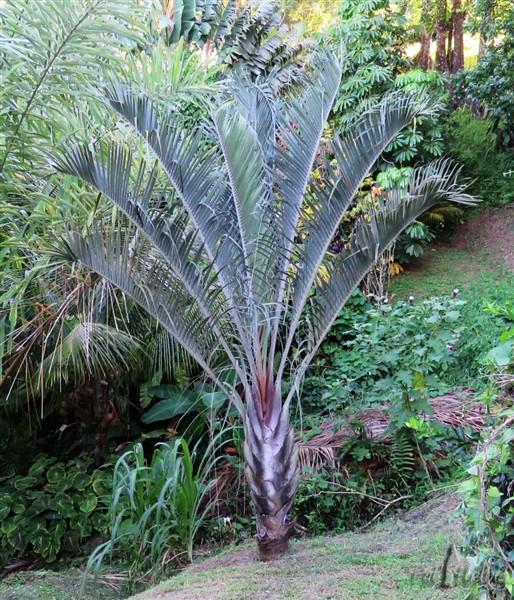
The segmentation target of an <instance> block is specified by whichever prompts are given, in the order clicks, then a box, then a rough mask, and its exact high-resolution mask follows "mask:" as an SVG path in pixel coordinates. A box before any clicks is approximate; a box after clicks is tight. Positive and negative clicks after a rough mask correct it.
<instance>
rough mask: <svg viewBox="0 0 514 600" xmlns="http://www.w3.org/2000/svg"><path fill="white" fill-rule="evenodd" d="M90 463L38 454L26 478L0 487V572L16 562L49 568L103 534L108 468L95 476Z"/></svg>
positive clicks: (88, 459) (81, 458)
mask: <svg viewBox="0 0 514 600" xmlns="http://www.w3.org/2000/svg"><path fill="white" fill-rule="evenodd" d="M92 463H93V459H92V457H87V456H84V455H81V456H79V457H77V458H74V459H72V460H69V461H67V462H59V461H58V460H57V459H56V458H54V457H50V456H47V455H43V454H42V455H40V456H37V457H35V460H34V462H33V464H32V466H31V468H30V470H29V472H28V473H27V474H26V475H17V476H14V477H9V478H5V479H4V480H3V481H1V482H0V570H1V569H2V568H3V567H6V566H7V565H8V564H9V562H10V561H11V560H13V559H18V558H19V559H27V558H30V557H33V558H40V559H42V560H43V561H44V562H45V563H52V562H54V561H55V560H56V559H57V558H58V557H60V556H64V555H66V553H77V552H79V551H80V550H81V549H82V548H83V547H84V543H85V542H86V541H88V540H89V539H90V538H91V537H92V536H95V535H105V534H106V533H107V531H108V520H107V507H106V505H105V504H104V502H103V498H104V495H105V494H106V493H108V490H109V473H108V468H105V469H97V470H95V471H93V470H92Z"/></svg>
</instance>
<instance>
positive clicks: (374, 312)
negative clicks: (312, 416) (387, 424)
mask: <svg viewBox="0 0 514 600" xmlns="http://www.w3.org/2000/svg"><path fill="white" fill-rule="evenodd" d="M464 305H465V302H463V301H461V300H459V299H458V298H452V297H448V298H430V299H428V300H424V301H421V302H420V301H419V300H415V299H413V298H412V299H411V300H409V302H396V303H395V304H394V305H390V304H389V303H386V304H379V305H373V304H371V302H369V301H367V300H366V299H365V298H364V297H363V296H362V294H361V293H360V292H358V293H357V294H356V295H355V296H354V299H353V302H352V303H350V305H349V307H348V308H347V309H345V310H344V311H343V312H342V313H341V315H340V316H339V317H338V319H337V321H336V322H335V324H334V326H333V328H332V330H331V332H330V334H329V336H328V337H327V339H326V341H325V343H324V344H323V345H322V346H321V348H320V351H319V353H318V358H317V360H316V361H315V362H314V364H313V366H312V367H311V370H310V373H309V376H308V377H307V378H306V380H305V384H304V390H303V395H302V403H303V406H304V407H305V409H306V410H307V411H312V412H315V413H319V411H320V410H325V411H328V412H330V413H334V414H339V413H343V411H346V410H349V411H352V410H362V409H363V408H368V407H377V406H379V407H382V406H383V405H384V403H385V402H390V403H391V408H390V411H391V412H392V413H393V416H395V413H396V411H397V412H398V415H397V417H398V419H400V421H402V419H403V421H402V425H403V424H404V423H405V421H407V420H408V419H409V418H410V416H415V415H416V414H417V412H420V411H425V412H426V411H430V407H429V406H428V403H427V402H426V397H427V396H428V395H437V394H439V393H443V392H445V391H447V389H448V384H447V383H446V382H445V380H444V377H445V375H446V374H447V373H448V372H449V371H450V369H451V367H452V366H454V365H455V364H456V362H457V356H458V354H459V349H458V348H459V336H460V334H461V332H462V330H463V323H462V319H461V310H462V308H463V306H464ZM407 398H410V400H409V403H408V405H409V407H410V408H409V410H406V408H405V399H407ZM395 418H396V416H395Z"/></svg>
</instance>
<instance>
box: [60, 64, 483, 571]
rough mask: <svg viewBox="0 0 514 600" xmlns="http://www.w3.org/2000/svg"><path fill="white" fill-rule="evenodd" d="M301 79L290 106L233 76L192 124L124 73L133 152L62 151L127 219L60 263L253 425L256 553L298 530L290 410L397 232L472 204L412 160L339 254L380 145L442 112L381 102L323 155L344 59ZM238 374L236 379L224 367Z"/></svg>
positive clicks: (452, 175) (82, 239) (396, 100)
mask: <svg viewBox="0 0 514 600" xmlns="http://www.w3.org/2000/svg"><path fill="white" fill-rule="evenodd" d="M304 75H305V76H304V78H303V79H302V80H301V81H300V82H299V87H298V88H297V89H295V90H294V92H292V93H291V94H290V95H289V96H288V97H287V98H285V99H284V98H277V97H275V96H274V95H273V86H272V85H271V84H268V83H263V84H261V85H257V84H255V83H252V82H251V81H250V80H249V79H248V78H245V77H244V76H242V77H239V78H238V77H236V78H234V80H233V81H232V82H231V85H230V89H228V88H227V89H226V90H225V91H224V92H223V93H222V94H220V95H219V96H218V97H217V98H215V99H214V100H213V101H212V102H211V115H210V118H209V119H208V120H207V122H206V123H202V124H200V125H199V126H198V127H197V128H196V129H195V130H194V131H189V130H187V128H185V127H184V126H183V124H182V122H181V119H180V115H179V114H177V113H176V112H173V111H167V110H165V109H163V107H162V106H161V105H157V104H155V103H154V102H153V101H152V99H151V98H150V97H149V96H147V95H145V94H144V93H141V92H136V91H134V90H133V89H132V88H131V86H130V82H128V83H114V84H113V85H110V86H108V87H107V88H106V92H105V93H106V101H107V103H108V104H110V106H111V107H112V109H113V111H114V112H115V113H116V114H117V116H118V118H119V119H120V120H121V121H123V122H124V124H125V127H130V128H133V130H134V131H135V132H136V133H137V134H138V136H139V140H140V146H135V145H134V146H132V145H130V144H128V143H127V142H126V140H120V141H118V142H114V143H110V144H107V145H104V144H103V143H99V144H97V145H96V147H95V148H94V149H93V147H92V146H91V145H78V146H73V145H71V144H69V145H66V146H65V147H63V149H62V152H61V156H60V158H59V159H58V160H57V166H58V169H59V170H60V171H63V172H65V173H68V174H72V175H75V176H76V177H79V178H81V179H82V180H83V181H84V182H86V183H88V184H90V185H92V186H93V187H94V188H96V189H97V190H98V191H99V192H100V193H101V194H102V195H105V196H106V197H108V198H109V199H110V200H111V201H112V202H113V203H114V204H115V205H116V206H117V207H118V209H119V215H118V217H119V218H118V220H117V222H116V224H115V225H116V226H115V227H113V226H112V220H111V221H107V220H104V221H102V220H101V219H100V218H98V219H97V220H96V222H95V223H94V224H92V225H91V227H90V228H88V229H84V228H79V227H77V228H73V227H71V226H70V232H69V234H68V235H67V236H65V239H64V240H63V242H62V243H61V248H62V249H55V250H54V256H55V257H56V258H60V259H61V260H64V261H66V262H68V261H76V262H80V263H82V264H83V265H85V266H88V267H89V268H91V269H92V270H94V271H95V272H97V273H99V274H100V275H102V276H103V277H105V278H106V279H108V280H109V281H111V282H112V283H113V284H114V285H116V286H118V287H119V288H120V289H121V290H122V291H123V292H124V293H125V294H126V295H127V296H129V297H131V298H132V299H133V300H134V301H135V302H136V303H138V304H139V305H140V306H141V307H142V308H143V309H144V310H146V311H147V312H148V313H149V314H150V315H152V316H153V317H154V318H155V319H156V320H157V321H158V322H159V323H160V324H161V325H162V326H163V327H165V328H166V329H167V330H168V331H169V332H170V334H171V335H172V336H173V337H174V338H175V339H176V340H177V341H178V342H179V343H180V344H181V345H182V346H183V347H184V348H185V349H186V350H187V351H188V352H189V353H190V354H191V356H192V357H193V358H194V360H195V361H196V362H197V363H198V365H199V366H201V367H202V369H203V370H204V372H205V374H206V376H207V377H208V378H210V379H211V380H212V381H213V383H214V384H215V386H216V387H217V389H218V390H219V391H220V392H223V393H224V394H225V395H226V396H227V398H229V402H230V404H231V405H232V406H233V407H234V408H235V409H236V410H237V412H238V413H239V415H240V416H241V419H242V421H243V423H244V428H245V444H244V454H245V460H246V477H247V479H248V482H249V487H250V493H251V497H252V501H253V504H254V506H255V510H256V517H257V543H258V547H259V552H260V556H261V558H262V559H264V560H271V559H274V558H276V557H278V556H280V555H281V554H283V553H284V552H285V550H286V549H287V546H288V539H289V537H290V535H291V533H292V531H293V529H294V520H292V519H291V518H290V516H289V513H290V510H291V507H292V504H293V500H294V496H295V492H296V488H297V484H298V461H297V452H296V447H295V442H294V432H293V430H292V429H291V427H290V421H289V408H290V405H291V402H292V400H293V398H294V397H295V396H296V393H297V390H298V389H299V385H300V382H301V380H302V378H303V375H304V373H305V370H306V369H307V367H308V365H309V364H310V362H311V361H312V359H313V357H314V355H315V353H316V351H317V349H318V348H319V346H320V344H321V342H322V341H323V339H324V337H325V336H326V334H327V333H328V331H329V330H330V328H331V326H332V324H333V322H334V321H335V319H336V318H337V317H338V315H339V313H340V311H341V309H342V307H343V306H344V304H345V302H346V300H347V299H348V297H349V296H350V294H351V293H352V291H353V290H354V289H355V287H356V286H357V285H358V284H359V282H360V281H361V279H362V278H363V277H364V276H365V274H366V272H367V271H368V270H369V269H370V268H371V267H372V266H373V264H374V263H375V261H376V260H377V259H378V258H379V257H380V255H381V254H382V252H383V251H384V250H385V249H386V248H388V247H389V245H390V244H391V242H392V241H393V240H394V238H395V237H396V236H397V235H398V234H399V233H400V232H401V231H402V229H403V228H404V227H405V226H407V225H408V224H409V223H410V222H412V221H413V220H414V219H416V218H417V217H418V216H419V215H420V214H421V213H423V212H424V211H426V210H427V209H428V208H430V207H431V206H433V205H435V204H437V203H439V202H441V201H442V200H452V201H455V202H463V203H471V204H472V203H474V200H473V198H471V197H470V196H469V195H467V194H466V193H464V189H463V187H462V186H461V185H460V184H459V183H458V182H457V176H458V169H457V168H456V167H455V165H453V164H452V163H451V162H449V161H447V160H440V161H436V162H434V163H431V164H430V165H428V166H426V167H423V168H418V169H415V170H414V171H413V174H412V178H411V180H410V182H409V186H408V188H407V189H406V190H403V191H402V190H399V191H397V190H392V191H390V192H389V193H388V194H387V197H384V198H378V199H377V200H376V202H375V203H374V204H373V206H372V207H371V209H370V210H369V211H368V212H367V213H366V215H365V218H360V219H357V220H356V222H355V225H354V227H353V230H352V231H351V233H350V234H349V235H348V237H347V239H346V240H345V242H344V245H343V247H342V248H340V250H339V251H338V252H337V253H335V254H334V253H333V252H332V251H331V245H332V240H333V238H334V235H335V233H336V232H337V231H338V228H339V224H340V223H341V221H342V219H343V217H344V216H345V213H346V212H347V210H348V209H349V208H350V207H351V205H352V202H353V199H354V196H355V193H356V192H357V190H358V189H359V187H360V185H361V183H362V181H363V179H364V178H365V177H366V175H367V174H368V173H369V172H370V170H371V169H372V167H373V164H374V163H375V161H376V160H377V159H378V157H379V156H380V154H381V152H382V151H383V150H384V149H385V148H386V147H387V145H388V144H389V143H390V141H391V140H392V139H393V138H394V137H395V136H396V135H397V134H398V133H399V132H400V131H401V130H402V129H403V127H405V126H406V125H407V124H408V123H410V122H411V120H412V118H414V117H415V116H419V115H423V114H431V112H432V111H431V108H430V107H429V106H428V105H427V103H426V102H419V101H418V99H417V98H413V97H411V96H398V95H393V96H389V97H386V98H384V99H383V100H382V101H381V102H380V103H379V104H378V105H377V106H376V107H375V108H374V109H372V110H370V111H369V112H367V113H365V114H364V115H363V116H362V118H361V119H360V120H358V121H357V122H356V123H355V124H354V125H353V127H352V128H351V129H350V130H348V131H347V132H346V133H345V136H344V137H341V138H340V137H337V136H336V138H335V139H334V140H333V143H332V150H333V155H332V156H331V157H327V158H326V159H322V163H323V164H322V165H320V164H319V163H318V162H317V160H318V157H319V154H318V147H319V144H320V141H321V139H322V136H323V134H324V131H325V126H326V122H327V118H328V115H329V113H330V111H331V108H332V104H333V102H334V99H335V96H336V94H337V91H338V89H339V82H340V77H341V68H340V65H339V64H338V63H337V62H336V61H335V60H334V59H333V58H332V57H331V56H329V55H326V54H319V55H316V56H314V57H312V59H311V61H310V62H309V64H308V65H307V66H306V67H305V72H304ZM141 148H143V149H144V151H142V150H141ZM315 163H316V164H315ZM315 167H316V168H317V169H319V170H318V173H319V171H322V172H323V177H322V178H320V177H319V176H318V175H316V174H314V175H313V172H314V171H315V170H316V168H315ZM307 187H309V190H310V192H311V193H310V194H309V195H308V196H307V195H306V189H307ZM306 306H308V318H307V319H306V318H305V315H306ZM300 339H302V340H303V341H302V343H301V344H299V340H300ZM228 368H231V369H233V371H234V372H235V375H236V381H235V383H234V384H231V385H227V384H226V383H225V382H224V381H223V379H222V378H221V377H220V374H221V373H223V372H226V370H227V369H228ZM286 376H287V379H288V381H289V382H290V386H289V387H288V389H287V390H285V389H284V388H283V382H284V379H285V377H286Z"/></svg>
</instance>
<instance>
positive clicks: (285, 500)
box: [244, 407, 299, 561]
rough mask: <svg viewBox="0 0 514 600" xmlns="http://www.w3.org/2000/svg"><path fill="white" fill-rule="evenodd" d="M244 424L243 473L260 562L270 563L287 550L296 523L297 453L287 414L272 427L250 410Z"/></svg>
mask: <svg viewBox="0 0 514 600" xmlns="http://www.w3.org/2000/svg"><path fill="white" fill-rule="evenodd" d="M250 413H253V414H250ZM245 421H246V422H245V442H244V453H245V460H246V468H245V474H246V479H247V481H248V484H249V486H250V495H251V497H252V502H253V504H254V506H255V513H256V517H257V535H256V538H257V546H258V549H259V556H260V559H261V560H263V561H270V560H275V559H276V558H280V556H282V555H283V554H284V553H285V552H286V551H287V549H288V546H289V538H290V537H291V534H292V533H293V531H294V527H295V524H296V521H294V520H291V519H290V517H289V512H290V511H291V507H292V505H293V500H294V496H295V494H296V489H297V487H298V476H299V468H298V450H297V446H296V443H295V439H294V431H293V429H291V427H290V426H289V415H288V414H283V415H282V416H281V418H280V419H279V421H278V423H277V424H276V425H275V426H272V425H268V424H267V423H266V422H265V420H263V419H262V418H261V417H260V415H258V413H257V411H255V410H252V408H251V407H249V414H248V415H247V417H246V419H245Z"/></svg>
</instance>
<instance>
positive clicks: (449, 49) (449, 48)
mask: <svg viewBox="0 0 514 600" xmlns="http://www.w3.org/2000/svg"><path fill="white" fill-rule="evenodd" d="M446 35H447V36H448V37H447V39H446V64H447V65H448V71H450V72H451V70H452V61H453V11H452V12H451V14H450V20H449V22H447V23H446Z"/></svg>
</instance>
